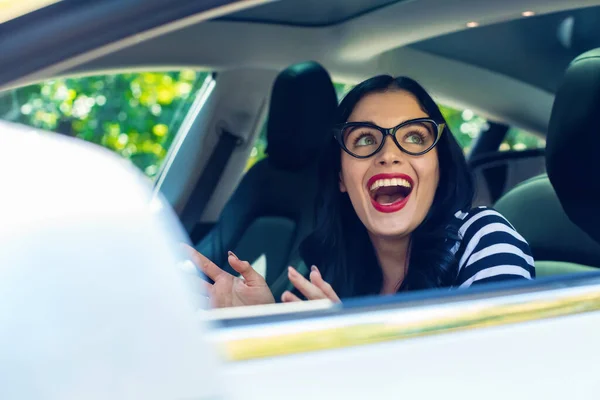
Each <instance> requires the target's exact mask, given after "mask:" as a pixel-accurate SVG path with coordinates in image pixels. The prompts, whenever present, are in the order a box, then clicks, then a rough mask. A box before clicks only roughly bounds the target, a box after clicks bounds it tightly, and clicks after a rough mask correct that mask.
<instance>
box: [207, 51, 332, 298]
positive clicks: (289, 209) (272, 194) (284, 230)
mask: <svg viewBox="0 0 600 400" xmlns="http://www.w3.org/2000/svg"><path fill="white" fill-rule="evenodd" d="M336 107H337V96H336V92H335V89H334V86H333V83H332V81H331V78H330V77H329V74H328V73H327V71H326V70H325V69H324V68H323V67H321V66H320V65H319V64H317V63H315V62H306V63H301V64H296V65H293V66H291V67H289V68H287V69H286V70H284V71H283V72H281V73H280V74H279V76H278V77H277V79H276V80H275V83H274V86H273V91H272V94H271V102H270V110H269V117H268V122H267V142H268V144H267V154H268V155H267V157H266V158H265V159H264V160H262V161H259V162H258V163H257V164H255V165H254V166H253V167H252V168H250V170H249V171H248V172H247V173H246V175H245V176H244V177H243V178H242V180H241V182H240V184H239V186H238V187H237V189H236V190H235V192H234V193H233V195H232V196H231V198H230V199H229V201H228V203H227V204H226V206H225V208H224V209H223V212H222V213H221V215H220V217H219V220H218V222H217V223H216V225H215V226H214V227H213V229H212V230H211V231H210V232H209V233H208V235H207V236H206V237H205V238H203V239H202V241H201V242H200V243H198V245H197V246H196V248H197V249H198V251H200V252H201V253H203V254H204V255H206V256H207V257H209V258H210V259H212V260H213V261H214V262H215V263H216V264H217V265H219V266H221V267H222V268H225V269H227V270H228V271H229V272H231V273H233V271H232V269H231V268H230V267H229V265H228V263H227V260H226V258H227V251H229V250H231V251H233V252H234V253H236V255H237V256H238V257H239V258H240V259H243V260H247V261H249V262H250V263H251V264H253V265H254V266H255V268H256V269H257V270H258V271H259V272H263V273H264V274H265V275H264V276H265V278H266V280H267V283H268V284H269V286H271V289H272V290H273V292H274V294H275V296H276V298H279V295H280V294H281V293H282V292H283V290H285V289H286V288H287V287H288V278H287V272H286V268H287V266H288V265H297V264H298V261H299V258H298V255H297V248H298V246H299V244H300V242H301V241H302V239H304V237H305V236H306V235H308V234H309V233H310V231H311V230H312V227H313V223H314V202H315V197H316V191H317V180H318V179H317V171H316V161H317V156H318V155H319V153H320V151H321V150H322V148H323V147H324V144H325V143H326V140H327V139H328V135H329V127H330V124H331V122H332V118H333V116H334V113H335V109H336ZM265 264H266V265H265ZM261 270H263V271H261ZM265 270H266V271H265Z"/></svg>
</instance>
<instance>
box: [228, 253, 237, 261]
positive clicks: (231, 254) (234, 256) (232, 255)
mask: <svg viewBox="0 0 600 400" xmlns="http://www.w3.org/2000/svg"><path fill="white" fill-rule="evenodd" d="M227 254H229V255H230V256H231V257H233V258H235V259H236V260H239V258H238V257H237V256H236V255H235V254H233V251H228V252H227Z"/></svg>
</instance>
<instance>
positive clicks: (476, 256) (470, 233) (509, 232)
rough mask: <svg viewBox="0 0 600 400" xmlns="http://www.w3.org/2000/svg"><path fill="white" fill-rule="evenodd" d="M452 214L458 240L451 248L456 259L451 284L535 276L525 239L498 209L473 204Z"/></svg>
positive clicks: (460, 284)
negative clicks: (456, 272)
mask: <svg viewBox="0 0 600 400" xmlns="http://www.w3.org/2000/svg"><path fill="white" fill-rule="evenodd" d="M455 217H456V223H457V224H458V226H459V229H458V235H459V237H460V241H459V242H458V243H457V244H456V245H455V246H454V248H453V252H454V254H455V257H456V259H457V260H458V275H457V277H456V281H455V282H454V284H453V286H454V287H460V288H465V287H469V286H471V285H473V284H479V283H486V282H499V281H504V280H509V279H533V278H535V266H534V263H533V257H532V255H531V250H530V248H529V245H528V244H527V241H526V240H525V239H524V238H523V237H522V236H521V235H519V234H518V233H517V231H516V230H515V228H514V227H513V226H512V225H511V224H510V223H509V222H508V221H507V220H506V218H504V217H503V216H502V215H501V214H500V213H499V212H497V211H495V210H493V209H491V208H488V207H477V208H473V209H471V210H470V211H468V212H460V211H459V212H457V213H456V214H455Z"/></svg>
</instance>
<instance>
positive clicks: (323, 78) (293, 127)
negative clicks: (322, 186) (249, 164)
mask: <svg viewBox="0 0 600 400" xmlns="http://www.w3.org/2000/svg"><path fill="white" fill-rule="evenodd" d="M336 107H337V95H336V93H335V88H334V86H333V83H332V82H331V78H330V77H329V74H328V73H327V71H326V70H325V69H324V68H323V67H322V66H321V65H319V64H318V63H316V62H312V61H311V62H304V63H300V64H295V65H292V66H290V67H288V68H287V69H285V70H284V71H282V72H281V73H280V74H279V76H278V77H277V79H276V80H275V83H274V85H273V91H272V93H271V105H270V109H269V119H268V123H267V143H268V147H267V154H268V155H269V160H270V162H271V163H273V165H274V166H276V167H278V168H282V169H287V170H297V169H301V168H303V167H305V166H306V165H307V164H309V163H310V162H311V161H313V160H315V159H316V158H317V157H316V156H317V154H318V153H319V152H320V151H321V150H322V149H323V148H324V146H325V143H326V142H327V139H328V138H329V137H328V132H329V127H330V124H331V123H332V121H333V119H332V118H333V117H334V114H335V109H336Z"/></svg>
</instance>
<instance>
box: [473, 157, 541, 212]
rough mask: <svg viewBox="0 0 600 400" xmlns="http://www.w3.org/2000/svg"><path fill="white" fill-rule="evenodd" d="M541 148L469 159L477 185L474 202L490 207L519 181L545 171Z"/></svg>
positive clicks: (477, 204)
mask: <svg viewBox="0 0 600 400" xmlns="http://www.w3.org/2000/svg"><path fill="white" fill-rule="evenodd" d="M544 153H545V151H544V149H531V150H523V151H516V150H513V151H496V152H493V153H489V154H482V155H480V156H477V157H474V158H473V159H471V160H469V166H470V167H471V169H472V171H473V175H474V177H475V181H476V184H477V194H476V196H475V200H474V203H473V204H474V205H476V206H490V205H492V204H494V203H495V202H496V201H497V200H498V199H499V198H500V197H502V196H503V195H504V194H506V193H508V191H509V190H511V189H512V188H514V187H515V186H517V185H518V184H519V183H521V182H524V181H526V180H527V179H529V178H533V177H534V176H538V175H540V174H543V173H545V172H546V160H545V157H544V155H545V154H544Z"/></svg>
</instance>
